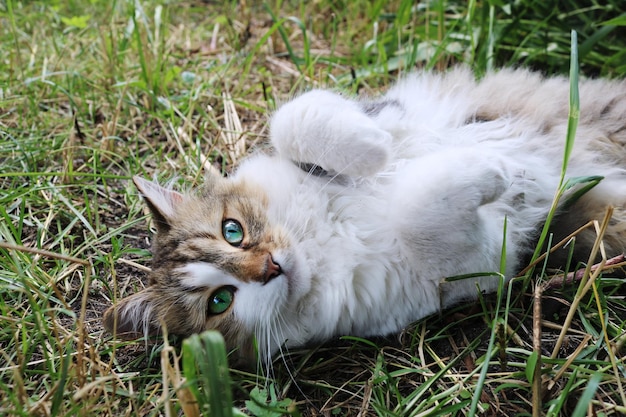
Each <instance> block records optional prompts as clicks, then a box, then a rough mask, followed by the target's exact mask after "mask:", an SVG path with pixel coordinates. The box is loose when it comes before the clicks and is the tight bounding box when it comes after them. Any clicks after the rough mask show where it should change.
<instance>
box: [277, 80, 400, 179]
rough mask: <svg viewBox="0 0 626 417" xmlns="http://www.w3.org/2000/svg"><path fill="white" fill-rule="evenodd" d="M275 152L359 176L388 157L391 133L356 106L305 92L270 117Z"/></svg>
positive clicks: (372, 171) (324, 94) (378, 167)
mask: <svg viewBox="0 0 626 417" xmlns="http://www.w3.org/2000/svg"><path fill="white" fill-rule="evenodd" d="M270 137H271V139H272V143H273V145H274V147H275V148H276V149H277V150H278V152H279V153H280V154H281V155H283V156H285V157H286V158H289V159H291V160H292V161H294V162H297V163H301V164H311V165H317V166H319V167H321V168H323V169H324V170H325V171H327V172H329V173H333V174H342V175H348V176H353V177H364V176H369V175H373V174H376V173H378V172H380V171H381V170H382V169H383V168H384V167H385V166H386V165H387V161H388V159H389V153H390V151H389V148H390V145H391V139H392V138H391V134H390V133H388V132H386V131H385V130H383V129H381V128H379V127H378V126H377V125H376V123H375V121H374V120H372V119H371V118H370V117H368V116H367V115H366V114H365V113H364V112H363V111H362V110H361V109H360V107H359V106H358V105H357V103H355V102H353V101H350V100H347V99H345V98H343V97H341V96H340V95H338V94H335V93H331V92H329V91H322V90H314V91H310V92H308V93H306V94H303V95H302V96H300V97H298V98H296V99H295V100H293V101H291V102H289V103H287V104H285V105H284V106H282V107H281V108H280V109H279V110H278V111H277V112H276V113H275V114H274V116H273V117H272V120H271V122H270Z"/></svg>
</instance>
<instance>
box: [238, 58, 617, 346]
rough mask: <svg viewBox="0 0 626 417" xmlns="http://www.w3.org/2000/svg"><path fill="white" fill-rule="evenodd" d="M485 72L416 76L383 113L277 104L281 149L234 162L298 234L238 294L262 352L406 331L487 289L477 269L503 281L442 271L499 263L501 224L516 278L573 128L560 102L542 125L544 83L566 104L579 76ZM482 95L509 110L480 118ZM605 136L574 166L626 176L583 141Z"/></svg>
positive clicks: (578, 151) (315, 94)
mask: <svg viewBox="0 0 626 417" xmlns="http://www.w3.org/2000/svg"><path fill="white" fill-rule="evenodd" d="M488 77H492V81H489V82H486V81H485V82H484V84H482V83H481V84H479V85H477V84H476V83H475V81H474V80H473V78H472V76H471V74H470V73H469V72H468V71H465V70H462V69H457V70H455V71H453V72H452V73H450V74H449V75H447V76H445V77H441V76H435V75H431V74H418V75H414V76H412V77H409V78H408V79H406V80H404V81H403V82H401V83H399V84H398V85H397V86H396V87H394V88H392V89H391V90H390V91H389V92H388V93H387V94H386V95H385V97H384V100H388V101H393V102H394V104H393V105H389V106H385V107H383V108H381V109H379V111H377V112H373V113H372V114H371V115H368V114H366V113H365V112H364V111H363V110H362V107H361V105H360V104H359V103H358V102H356V101H352V100H348V99H346V98H344V97H342V96H339V95H337V94H335V93H332V92H328V91H319V90H316V91H312V92H309V93H306V94H303V95H302V96H300V97H297V98H296V99H294V100H293V101H291V102H289V103H287V104H285V105H284V106H283V107H282V108H281V109H280V110H279V111H278V112H277V113H276V114H275V115H274V117H273V119H272V121H271V139H272V142H273V144H274V146H275V148H276V149H277V151H278V154H277V155H275V156H266V155H257V156H254V157H251V158H249V159H248V160H246V161H244V162H243V163H242V164H241V166H240V167H239V169H238V171H237V172H236V174H235V178H245V179H246V180H248V181H253V182H255V183H257V184H258V185H259V186H260V187H262V188H263V189H264V190H265V192H266V193H267V195H268V197H269V202H270V203H269V204H270V205H269V209H268V216H269V219H270V222H271V223H272V224H273V225H274V226H276V227H282V228H284V229H285V230H287V231H288V233H289V234H290V236H291V239H292V248H291V250H290V251H289V252H288V253H287V252H285V253H283V254H281V255H279V256H278V259H277V262H279V263H281V265H282V268H283V271H284V275H283V276H281V277H279V279H276V280H275V281H273V282H272V283H270V284H271V285H266V286H262V285H258V286H257V287H255V291H257V292H256V294H255V295H254V296H250V297H248V296H244V298H245V302H242V300H241V297H239V296H238V298H239V300H237V307H236V308H237V312H238V317H239V318H245V319H244V320H245V322H246V323H247V325H248V326H249V328H250V329H251V330H252V331H254V332H255V333H256V335H257V338H258V339H260V340H261V343H260V347H261V349H262V351H263V353H264V354H265V355H269V354H272V353H274V352H275V351H276V350H278V349H279V347H280V346H281V345H282V344H284V343H285V344H286V345H287V346H295V345H301V344H304V343H307V342H311V341H319V340H324V339H327V338H329V337H332V336H336V335H342V334H351V335H359V336H369V335H381V334H387V333H391V332H396V331H398V330H400V329H402V328H403V327H404V326H406V325H407V324H409V323H411V322H412V321H414V320H416V319H419V318H421V317H424V316H426V315H429V314H432V313H435V312H437V311H439V310H440V309H441V308H444V307H447V306H450V305H452V304H453V303H455V302H458V301H459V300H461V299H464V298H473V297H476V294H477V289H476V285H477V284H478V285H479V286H480V288H481V289H483V290H486V291H492V290H494V289H495V288H496V287H497V284H498V277H493V276H486V277H483V278H480V279H477V280H465V281H460V282H455V283H446V284H445V285H441V282H442V280H443V279H444V278H445V277H450V276H455V275H459V274H467V273H476V272H498V271H499V265H500V254H501V250H502V242H503V240H504V239H506V244H507V260H506V271H505V274H506V276H507V278H510V277H511V276H512V275H513V274H514V273H515V272H516V271H517V270H518V268H519V267H520V265H519V260H520V258H521V256H522V255H524V254H527V253H528V252H529V251H530V250H532V247H531V246H530V245H531V243H532V238H533V236H534V235H533V234H534V233H536V232H537V230H538V227H539V226H540V224H541V222H542V221H543V220H544V218H545V215H546V214H547V212H548V209H549V207H550V204H551V201H552V198H553V195H554V192H555V190H556V187H557V184H558V178H559V174H560V166H561V160H562V152H563V146H564V143H565V134H564V128H563V124H564V120H565V119H564V118H563V117H561V119H562V120H561V121H560V122H558V123H561V124H560V125H559V124H557V125H556V126H553V129H552V130H551V131H550V132H551V133H543V132H542V130H541V129H542V128H544V127H545V124H546V123H551V120H552V119H551V118H550V114H549V113H548V112H547V111H546V110H545V107H544V106H543V103H542V101H541V97H543V98H544V100H546V101H549V102H550V105H551V106H552V107H553V108H556V106H557V105H558V106H560V107H559V108H562V107H563V104H564V103H566V102H567V94H568V88H567V81H566V80H562V79H561V80H557V81H554V82H553V83H554V85H553V86H552V87H551V88H549V89H548V90H546V92H545V93H544V94H543V95H542V94H541V91H539V92H537V91H534V90H532V87H533V86H534V87H536V89H541V88H542V87H541V84H540V83H538V81H537V76H534V75H531V74H529V73H527V72H524V71H517V72H512V71H503V72H502V73H500V74H493V75H490V76H488ZM489 83H491V84H489ZM498 83H500V84H501V88H500V89H499V90H496V91H494V90H493V89H492V88H491V87H490V85H496V86H497V85H500V84H498ZM524 83H527V84H528V85H530V86H531V92H532V93H533V94H537V97H536V98H533V100H534V101H535V102H536V103H537V104H536V105H537V106H538V107H541V109H544V110H542V111H538V112H535V111H534V108H533V107H532V103H531V105H529V106H527V108H523V109H521V110H519V109H517V107H519V106H520V105H518V104H517V102H516V101H515V100H516V96H515V95H516V94H518V98H519V97H521V94H523V93H524V92H525V91H526V89H524V85H522V84H524ZM533 83H535V84H536V85H534V84H533ZM507 86H509V87H510V88H511V91H510V92H507V91H504V90H503V88H507ZM518 90H519V91H518ZM509 93H510V94H509ZM498 94H499V95H498ZM509 95H512V96H511V97H509ZM507 97H508V98H507ZM582 98H583V99H584V95H583V97H582ZM507 100H508V101H507ZM492 101H494V102H495V104H494V105H493V106H490V105H489V103H491V102H492ZM531 101H532V100H531ZM500 102H501V103H500ZM507 106H508V107H507ZM516 106H517V107H516ZM482 107H484V108H486V109H487V111H489V110H490V109H496V110H498V111H499V115H500V117H498V118H497V119H495V120H493V121H484V122H480V123H479V122H476V123H468V120H471V118H472V117H474V116H476V114H475V113H476V110H477V109H478V108H482ZM566 108H567V106H566V105H565V109H566ZM509 110H510V114H509V113H507V112H508V111H509ZM592 139H593V138H591V137H590V138H589V139H588V140H587V141H586V139H585V138H581V139H579V142H580V143H578V144H577V146H576V148H575V149H574V154H573V156H572V161H573V163H575V164H576V165H575V167H574V168H573V171H572V172H573V173H574V174H575V175H592V174H606V173H607V172H609V173H610V171H611V170H613V171H615V172H616V175H623V170H621V169H617V168H610V169H609V168H608V166H609V164H608V163H605V165H606V167H604V166H600V167H598V165H597V159H598V158H592V157H588V156H585V152H589V149H588V148H589V143H590V141H591V140H592ZM538 149H540V151H538ZM592 156H593V155H592ZM293 162H302V163H311V164H317V165H319V166H321V167H323V168H324V169H325V170H326V171H327V172H329V176H327V177H323V178H320V177H316V176H314V175H309V174H307V173H306V172H304V171H303V170H301V169H300V168H298V167H297V166H296V164H294V163H293ZM505 217H506V218H507V230H508V232H507V235H506V237H505V236H504V235H503V230H504V222H505ZM285 294H288V295H289V296H285ZM248 298H249V299H248ZM254 300H257V301H256V302H255V301H254ZM258 300H261V302H262V303H264V305H263V306H262V307H260V306H259V305H258V304H259V301H258ZM259 309H260V310H259Z"/></svg>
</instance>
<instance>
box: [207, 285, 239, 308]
mask: <svg viewBox="0 0 626 417" xmlns="http://www.w3.org/2000/svg"><path fill="white" fill-rule="evenodd" d="M234 299H235V288H234V287H230V286H226V287H221V288H218V289H217V290H215V292H214V293H213V294H211V298H209V306H208V307H207V311H208V312H209V314H222V313H223V312H225V311H226V310H228V307H230V306H231V304H232V303H233V300H234Z"/></svg>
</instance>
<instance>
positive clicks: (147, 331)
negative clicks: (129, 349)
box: [102, 287, 160, 339]
mask: <svg viewBox="0 0 626 417" xmlns="http://www.w3.org/2000/svg"><path fill="white" fill-rule="evenodd" d="M154 296H155V294H154V293H153V291H152V289H151V288H150V287H148V288H146V289H144V290H142V291H140V292H138V293H136V294H132V295H130V296H128V297H126V298H124V299H122V300H120V301H119V302H118V303H117V304H115V305H113V306H111V307H109V309H108V310H107V311H105V312H104V316H103V319H102V322H103V324H104V328H105V329H106V330H107V331H108V332H109V333H111V334H113V335H115V336H118V337H121V338H123V339H130V338H137V337H141V336H148V335H154V334H157V333H158V332H159V329H160V326H159V325H158V323H157V321H156V319H155V311H154V308H153V305H154V302H153V298H154Z"/></svg>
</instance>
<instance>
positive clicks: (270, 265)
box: [263, 254, 283, 285]
mask: <svg viewBox="0 0 626 417" xmlns="http://www.w3.org/2000/svg"><path fill="white" fill-rule="evenodd" d="M282 273H283V270H282V268H281V267H280V264H278V263H277V262H276V261H275V260H274V258H273V257H272V255H271V254H269V255H267V260H266V263H265V274H264V276H263V285H265V284H267V283H268V282H270V281H271V280H273V279H274V278H276V277H278V276H280V275H282Z"/></svg>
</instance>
